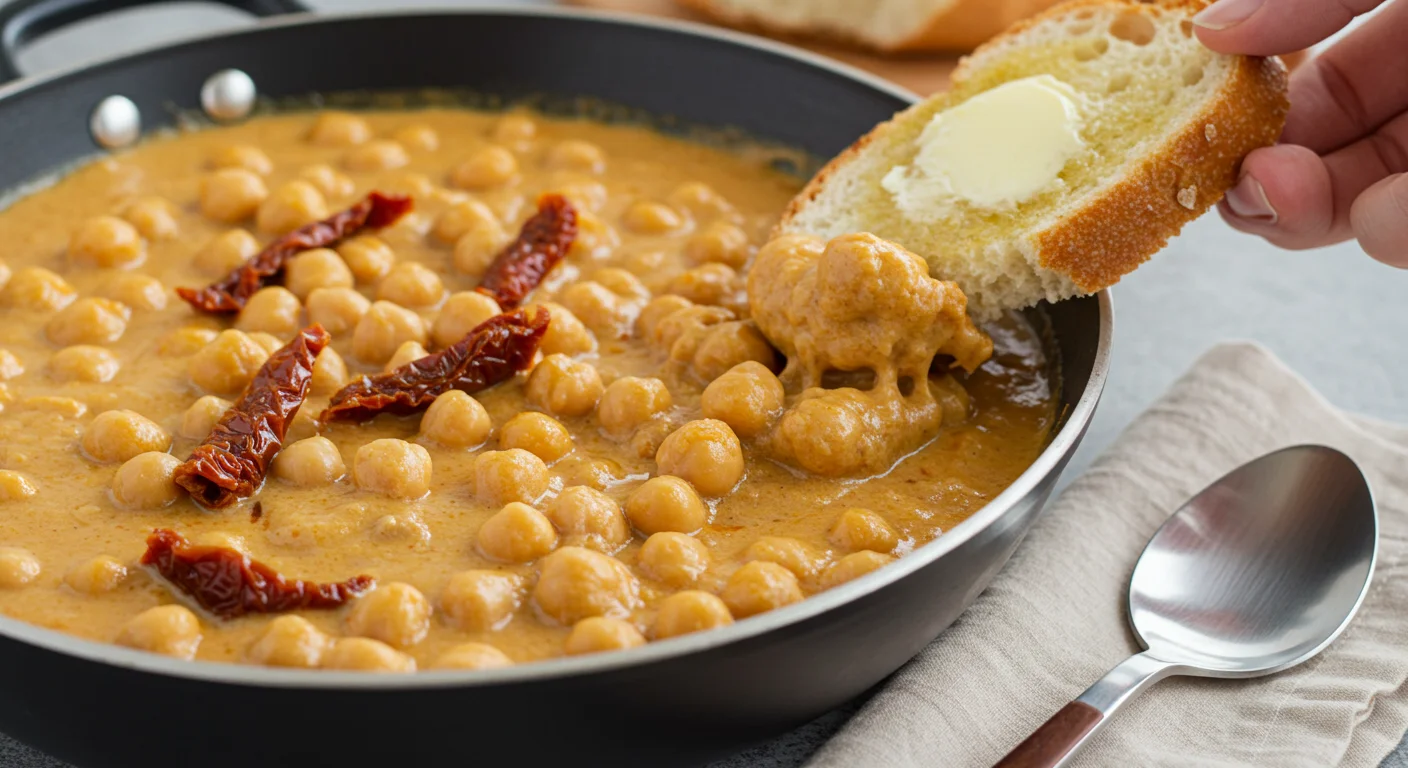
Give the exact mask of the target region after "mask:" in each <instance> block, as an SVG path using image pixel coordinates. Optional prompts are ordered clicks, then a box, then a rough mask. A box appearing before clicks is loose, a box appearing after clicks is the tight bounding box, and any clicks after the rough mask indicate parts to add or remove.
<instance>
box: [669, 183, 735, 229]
mask: <svg viewBox="0 0 1408 768" xmlns="http://www.w3.org/2000/svg"><path fill="white" fill-rule="evenodd" d="M668 199H669V201H670V205H673V206H675V207H676V208H678V209H680V210H682V211H688V212H689V215H690V216H692V217H694V219H695V220H696V221H702V220H704V219H708V218H713V217H717V216H726V215H731V214H732V213H733V212H734V209H733V206H732V205H731V204H729V202H728V200H726V199H724V197H723V196H722V195H720V194H719V193H718V192H716V191H715V190H714V188H713V187H710V186H709V185H708V184H705V183H703V182H701V181H691V182H686V183H684V184H681V185H679V186H678V187H675V190H674V191H673V192H671V193H670V196H669V198H668Z"/></svg>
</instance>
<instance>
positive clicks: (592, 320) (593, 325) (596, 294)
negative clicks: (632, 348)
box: [558, 280, 634, 338]
mask: <svg viewBox="0 0 1408 768" xmlns="http://www.w3.org/2000/svg"><path fill="white" fill-rule="evenodd" d="M558 301H559V302H560V303H561V304H562V306H564V307H566V308H567V309H568V311H570V312H571V313H572V314H574V315H576V316H577V317H578V318H580V319H581V321H582V322H583V323H585V324H586V326H587V327H588V328H590V329H592V331H594V332H595V333H597V334H598V335H602V336H610V337H617V338H619V337H622V336H625V335H626V333H625V331H626V329H628V328H630V326H631V321H632V320H633V319H634V318H633V315H634V312H633V309H634V308H633V307H632V306H631V304H630V303H629V302H627V301H625V300H624V299H622V298H621V297H620V296H618V295H616V294H615V293H612V292H611V291H610V290H608V289H607V288H606V286H603V285H602V284H600V283H597V282H594V281H591V280H584V281H582V282H579V283H573V284H572V285H570V286H568V287H567V288H566V289H565V290H564V291H562V294H561V295H560V296H558Z"/></svg>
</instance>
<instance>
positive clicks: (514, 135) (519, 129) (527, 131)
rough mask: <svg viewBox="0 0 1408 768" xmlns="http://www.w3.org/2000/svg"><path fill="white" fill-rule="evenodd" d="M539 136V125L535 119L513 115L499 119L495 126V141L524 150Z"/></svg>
mask: <svg viewBox="0 0 1408 768" xmlns="http://www.w3.org/2000/svg"><path fill="white" fill-rule="evenodd" d="M537 135H538V125H537V123H534V122H533V118H531V117H529V116H527V115H523V114H518V113H512V114H507V115H504V116H503V117H501V118H499V122H498V124H497V125H495V126H494V134H493V137H494V141H496V142H498V143H500V144H503V145H506V146H511V147H517V148H520V149H521V148H523V147H525V146H526V145H528V144H531V143H532V142H533V139H534V138H535V137H536V136H537Z"/></svg>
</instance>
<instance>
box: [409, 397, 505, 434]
mask: <svg viewBox="0 0 1408 768" xmlns="http://www.w3.org/2000/svg"><path fill="white" fill-rule="evenodd" d="M492 428H493V424H492V423H491V422H490V421H489V412H488V411H486V410H484V406H482V405H480V404H479V401H478V400H475V399H474V398H472V397H470V396H469V395H467V394H465V393H464V392H461V391H459V390H457V389H452V390H450V391H449V392H446V393H444V394H442V395H440V396H439V397H437V398H435V401H434V402H432V403H431V404H430V407H429V408H427V409H426V410H425V415H424V416H422V417H421V419H420V433H421V435H422V436H423V437H425V438H426V439H427V440H430V441H432V442H435V443H437V444H439V445H442V446H444V447H446V448H475V447H477V446H480V445H483V444H484V441H485V440H487V439H488V438H489V430H490V429H492Z"/></svg>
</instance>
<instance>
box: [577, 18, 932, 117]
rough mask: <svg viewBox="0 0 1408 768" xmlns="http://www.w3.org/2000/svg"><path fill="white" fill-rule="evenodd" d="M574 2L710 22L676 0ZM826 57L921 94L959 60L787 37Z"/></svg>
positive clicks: (926, 93)
mask: <svg viewBox="0 0 1408 768" xmlns="http://www.w3.org/2000/svg"><path fill="white" fill-rule="evenodd" d="M566 2H568V3H569V4H571V5H579V6H583V7H586V8H597V9H600V10H607V11H621V12H626V13H641V14H645V15H648V16H664V17H667V18H674V19H687V20H689V21H701V22H708V19H706V18H705V17H703V16H701V15H700V14H698V13H695V12H693V11H690V10H687V9H685V8H681V7H679V6H678V5H676V4H675V2H674V0H566ZM786 42H789V43H793V44H795V45H800V46H801V47H803V48H808V49H810V50H812V51H815V52H817V53H820V54H822V55H825V56H831V57H833V58H836V59H840V60H841V61H844V62H846V63H847V64H851V65H854V66H857V67H860V68H861V69H866V70H869V71H871V72H874V73H875V74H877V75H879V76H881V77H883V78H885V79H887V80H891V81H893V82H895V83H898V84H899V85H901V86H903V87H904V88H908V89H909V90H911V91H914V92H915V93H917V94H919V95H921V96H928V95H929V94H931V93H935V92H937V91H941V90H943V89H945V88H947V87H948V76H949V73H950V72H952V71H953V68H954V66H955V65H956V64H957V63H958V61H957V59H955V58H951V57H945V56H909V57H893V58H892V57H884V56H876V55H872V54H868V53H865V52H864V51H857V50H853V49H848V48H843V47H840V46H835V45H827V44H825V43H817V42H814V41H811V40H787V41H786Z"/></svg>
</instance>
